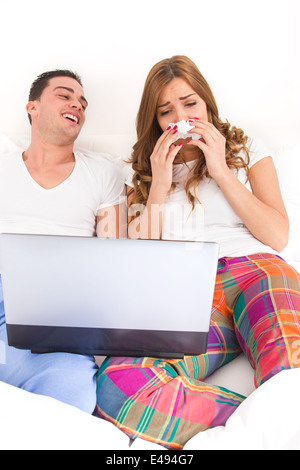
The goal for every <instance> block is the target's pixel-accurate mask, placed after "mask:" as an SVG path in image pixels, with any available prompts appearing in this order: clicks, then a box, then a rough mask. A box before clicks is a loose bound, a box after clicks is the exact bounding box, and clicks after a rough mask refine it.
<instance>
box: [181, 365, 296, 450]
mask: <svg viewBox="0 0 300 470" xmlns="http://www.w3.org/2000/svg"><path fill="white" fill-rule="evenodd" d="M299 390H300V369H292V370H287V371H282V372H280V373H279V374H277V375H276V376H274V377H273V378H272V379H270V380H268V382H266V383H265V384H263V385H262V386H261V387H259V388H258V389H257V390H255V391H254V392H253V393H252V394H251V395H250V396H249V397H248V398H247V399H246V400H245V401H244V402H243V403H242V404H241V405H240V406H239V408H238V409H237V410H236V411H235V412H234V413H233V415H232V416H231V417H230V418H229V420H228V421H227V423H226V426H225V427H221V426H220V427H217V428H213V429H210V430H208V431H205V432H202V433H199V434H197V435H196V436H195V437H193V438H192V439H191V440H190V441H189V442H188V443H187V444H186V446H185V448H184V450H185V451H188V450H192V449H193V450H196V449H199V450H210V449H212V450H300V406H299Z"/></svg>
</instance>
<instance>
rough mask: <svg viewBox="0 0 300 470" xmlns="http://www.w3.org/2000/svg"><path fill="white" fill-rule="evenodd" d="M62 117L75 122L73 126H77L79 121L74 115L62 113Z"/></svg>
mask: <svg viewBox="0 0 300 470" xmlns="http://www.w3.org/2000/svg"><path fill="white" fill-rule="evenodd" d="M63 117H64V118H66V119H68V120H69V121H72V122H75V124H79V119H78V117H77V116H75V115H74V114H70V113H64V114H63Z"/></svg>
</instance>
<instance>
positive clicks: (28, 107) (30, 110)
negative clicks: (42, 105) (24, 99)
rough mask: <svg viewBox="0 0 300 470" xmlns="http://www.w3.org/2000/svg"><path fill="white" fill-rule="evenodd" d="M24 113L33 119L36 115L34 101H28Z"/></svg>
mask: <svg viewBox="0 0 300 470" xmlns="http://www.w3.org/2000/svg"><path fill="white" fill-rule="evenodd" d="M26 111H27V114H28V116H29V117H30V118H31V120H32V118H33V116H34V115H35V114H36V111H37V109H36V101H29V102H28V103H27V105H26Z"/></svg>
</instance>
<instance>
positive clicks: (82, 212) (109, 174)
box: [0, 152, 124, 236]
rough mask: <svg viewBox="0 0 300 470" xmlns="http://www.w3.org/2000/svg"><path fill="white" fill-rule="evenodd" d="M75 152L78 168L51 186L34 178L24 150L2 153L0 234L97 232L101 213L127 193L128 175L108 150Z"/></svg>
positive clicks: (77, 234) (0, 171)
mask: <svg viewBox="0 0 300 470" xmlns="http://www.w3.org/2000/svg"><path fill="white" fill-rule="evenodd" d="M74 155H75V166H74V170H73V172H72V173H71V175H70V176H69V177H68V178H67V179H66V180H65V181H64V182H62V183H61V184H59V185H58V186H56V187H54V188H52V189H44V188H43V187H41V186H40V185H39V184H38V183H37V182H36V181H35V180H34V179H33V178H32V176H31V175H30V173H29V172H28V170H27V167H26V165H25V163H24V161H23V158H22V153H21V152H18V153H16V154H10V155H2V156H1V155H0V233H27V234H42V235H64V236H95V235H96V216H97V212H98V211H99V210H100V209H103V208H105V207H110V206H115V205H118V204H119V203H120V201H121V199H122V197H124V176H123V173H122V171H121V170H120V169H119V167H117V166H116V165H115V164H114V163H113V162H111V161H110V160H109V159H108V158H107V157H106V156H105V155H101V154H100V155H96V154H95V155H88V156H86V155H84V154H82V153H80V152H75V153H74Z"/></svg>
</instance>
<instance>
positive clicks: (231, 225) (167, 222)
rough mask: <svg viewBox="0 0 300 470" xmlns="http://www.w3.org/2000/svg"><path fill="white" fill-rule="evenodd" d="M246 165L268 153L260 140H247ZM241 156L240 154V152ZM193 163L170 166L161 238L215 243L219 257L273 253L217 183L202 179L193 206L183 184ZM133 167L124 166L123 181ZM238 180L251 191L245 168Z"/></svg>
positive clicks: (130, 179)
mask: <svg viewBox="0 0 300 470" xmlns="http://www.w3.org/2000/svg"><path fill="white" fill-rule="evenodd" d="M247 146H248V148H249V150H250V165H249V166H250V168H251V167H252V166H253V165H254V164H255V163H257V162H258V161H259V160H261V159H263V158H265V157H268V156H271V153H270V151H269V150H268V149H267V148H266V147H265V146H264V145H263V144H262V142H259V141H256V140H255V141H254V140H253V139H249V141H248V144H247ZM241 156H242V157H243V158H244V155H243V154H241ZM194 165H195V162H189V163H187V164H179V165H174V166H173V181H174V182H176V183H177V186H176V189H175V191H174V192H171V193H170V194H168V196H167V199H166V203H165V206H164V214H163V227H162V239H163V240H191V241H209V242H216V243H218V244H219V246H220V258H221V257H224V256H229V257H235V256H247V255H250V254H255V253H259V252H265V253H266V252H268V253H276V252H274V250H272V249H271V248H270V247H269V246H266V245H264V244H262V243H261V242H260V241H258V240H257V239H256V238H255V237H253V235H252V234H251V233H250V232H249V230H248V229H247V227H246V226H245V225H244V223H243V222H242V220H241V219H240V218H239V217H238V216H237V214H236V213H235V212H234V210H233V209H232V207H231V206H230V204H229V203H228V202H227V200H226V198H225V197H224V195H223V193H222V191H221V189H220V188H219V186H218V185H217V183H216V182H215V181H214V180H213V179H211V178H204V179H203V180H202V181H201V182H200V184H199V185H198V187H197V189H196V193H197V197H198V199H199V201H200V203H199V202H196V204H195V209H194V210H193V211H192V206H191V204H190V203H189V201H188V198H187V195H186V192H185V189H184V183H185V182H186V180H187V177H188V175H189V172H190V171H191V169H192V168H193V166H194ZM132 176H133V170H132V168H130V169H128V173H127V177H126V181H125V182H126V184H127V185H128V186H131V187H132V186H133V184H132ZM238 179H239V180H240V181H241V182H242V183H243V184H244V185H245V186H246V187H247V188H248V190H249V191H251V186H250V184H249V182H248V183H246V179H247V178H246V172H245V170H239V172H238Z"/></svg>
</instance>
